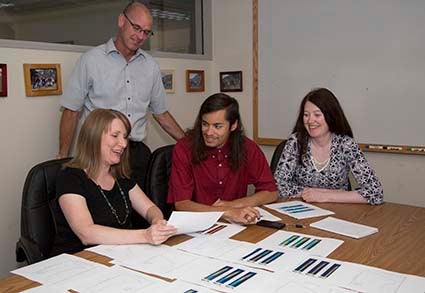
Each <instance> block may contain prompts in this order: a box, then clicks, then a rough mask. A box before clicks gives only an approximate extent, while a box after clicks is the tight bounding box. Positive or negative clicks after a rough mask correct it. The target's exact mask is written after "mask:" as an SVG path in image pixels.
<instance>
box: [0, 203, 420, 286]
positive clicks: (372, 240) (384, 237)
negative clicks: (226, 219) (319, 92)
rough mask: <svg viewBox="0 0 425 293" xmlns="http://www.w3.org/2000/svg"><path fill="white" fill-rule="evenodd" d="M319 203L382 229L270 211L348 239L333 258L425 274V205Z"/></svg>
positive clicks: (14, 281) (15, 279)
mask: <svg viewBox="0 0 425 293" xmlns="http://www.w3.org/2000/svg"><path fill="white" fill-rule="evenodd" d="M314 205H316V206H318V207H320V208H323V209H328V210H331V211H333V212H335V214H334V215H332V216H333V217H336V218H339V219H343V220H348V221H352V222H355V223H360V224H365V225H368V226H372V227H376V228H378V229H379V232H378V233H375V234H373V235H369V236H366V237H364V238H361V239H353V238H349V237H345V236H342V235H339V234H335V233H331V232H326V231H323V230H319V229H316V228H312V227H309V224H310V223H313V222H316V221H318V220H320V219H322V218H324V217H315V218H309V219H303V220H296V219H294V218H291V217H288V216H285V215H283V214H280V213H276V212H274V211H272V210H268V211H270V212H271V213H272V214H274V215H276V216H278V217H280V218H282V221H283V222H284V223H291V224H294V223H297V224H302V225H304V228H296V227H294V226H291V225H288V226H286V227H285V228H283V230H286V231H292V232H299V233H303V234H310V235H315V236H319V237H330V238H336V239H341V240H343V241H344V243H343V244H342V245H341V246H340V247H338V248H337V249H336V250H335V251H334V252H333V253H332V254H330V255H329V256H328V257H329V258H332V259H336V260H341V261H349V262H354V263H359V264H364V265H368V266H373V267H378V268H382V269H386V270H390V271H395V272H399V273H406V274H413V275H418V276H422V277H425V208H422V207H416V206H409V205H401V204H395V203H389V202H387V203H384V204H382V205H378V206H371V205H364V204H330V203H324V204H317V203H315V204H314ZM275 231H276V229H273V228H265V227H260V226H256V225H250V226H248V227H247V229H245V230H243V231H242V232H240V233H238V234H236V235H235V236H233V237H232V239H236V240H243V241H248V242H252V243H256V242H258V241H260V240H262V239H264V238H266V237H267V236H269V235H271V234H273V233H274V232H275ZM187 239H190V237H189V236H187V235H178V236H174V237H172V238H170V239H169V240H168V241H167V242H166V243H165V244H167V245H171V246H172V245H175V244H178V243H181V242H183V241H186V240H187ZM76 255H77V256H79V257H82V258H85V259H88V260H91V261H95V262H99V263H102V264H108V262H109V261H110V259H109V258H107V257H105V256H102V255H99V254H96V253H94V252H89V251H81V252H79V253H77V254H76ZM38 285H39V284H38V283H36V282H33V281H31V280H28V279H26V278H24V277H21V276H17V275H11V276H9V277H6V278H4V279H3V280H0V292H19V291H22V290H25V289H29V288H32V287H36V286H38Z"/></svg>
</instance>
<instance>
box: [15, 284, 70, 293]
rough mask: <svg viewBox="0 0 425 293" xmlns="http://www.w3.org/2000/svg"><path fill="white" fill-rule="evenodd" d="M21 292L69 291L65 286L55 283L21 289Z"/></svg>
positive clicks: (56, 292)
mask: <svg viewBox="0 0 425 293" xmlns="http://www.w3.org/2000/svg"><path fill="white" fill-rule="evenodd" d="M21 293H69V291H68V290H67V289H66V288H62V287H60V286H56V285H41V286H38V287H34V288H31V289H27V290H25V291H21Z"/></svg>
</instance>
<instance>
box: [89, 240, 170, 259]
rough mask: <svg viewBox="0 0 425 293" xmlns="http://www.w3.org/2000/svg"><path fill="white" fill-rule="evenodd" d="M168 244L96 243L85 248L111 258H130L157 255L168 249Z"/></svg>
mask: <svg viewBox="0 0 425 293" xmlns="http://www.w3.org/2000/svg"><path fill="white" fill-rule="evenodd" d="M169 249H170V247H169V246H168V245H150V244H129V245H97V246H93V247H90V248H87V249H86V250H88V251H92V252H95V253H98V254H101V255H104V256H107V257H109V258H112V259H113V260H121V259H122V260H132V259H137V258H139V257H140V256H146V255H159V254H161V253H165V252H167V251H169Z"/></svg>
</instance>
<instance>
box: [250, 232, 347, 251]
mask: <svg viewBox="0 0 425 293" xmlns="http://www.w3.org/2000/svg"><path fill="white" fill-rule="evenodd" d="M342 243H344V241H342V240H339V239H333V238H323V237H317V236H311V235H307V234H301V233H295V232H290V231H277V232H275V233H273V234H272V235H270V236H269V237H267V238H265V239H263V240H262V241H260V242H257V245H259V246H264V247H271V248H280V249H281V248H286V249H289V250H293V251H299V252H303V253H306V254H309V255H319V256H328V255H329V254H331V253H332V252H333V251H334V250H335V249H337V248H338V247H339V246H340V245H341V244H342Z"/></svg>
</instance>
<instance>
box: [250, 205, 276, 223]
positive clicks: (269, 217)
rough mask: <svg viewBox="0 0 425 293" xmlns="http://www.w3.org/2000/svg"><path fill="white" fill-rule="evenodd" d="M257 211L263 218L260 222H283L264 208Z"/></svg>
mask: <svg viewBox="0 0 425 293" xmlns="http://www.w3.org/2000/svg"><path fill="white" fill-rule="evenodd" d="M255 209H256V210H257V211H259V212H260V216H261V219H260V220H267V221H273V222H275V221H280V220H282V219H281V218H279V217H276V216H275V215H273V214H272V213H269V212H268V211H266V210H265V209H262V208H255Z"/></svg>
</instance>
